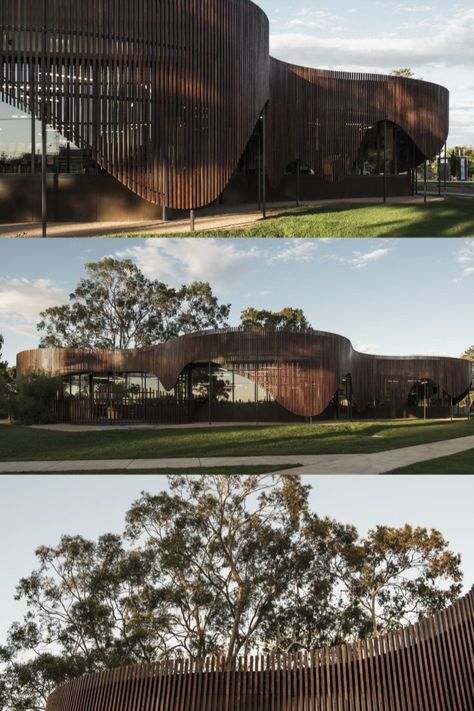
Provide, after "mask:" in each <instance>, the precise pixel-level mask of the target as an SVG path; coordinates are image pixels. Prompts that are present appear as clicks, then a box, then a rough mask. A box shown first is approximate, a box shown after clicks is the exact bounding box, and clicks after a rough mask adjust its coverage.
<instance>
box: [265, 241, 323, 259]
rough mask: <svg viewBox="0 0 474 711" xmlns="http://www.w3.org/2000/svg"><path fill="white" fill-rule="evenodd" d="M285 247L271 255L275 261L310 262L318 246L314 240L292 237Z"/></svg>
mask: <svg viewBox="0 0 474 711" xmlns="http://www.w3.org/2000/svg"><path fill="white" fill-rule="evenodd" d="M285 245H286V246H285V248H284V249H282V250H281V251H279V252H277V253H276V254H274V255H273V257H272V259H273V261H275V262H311V261H312V260H313V259H314V255H315V253H316V251H317V250H318V248H319V245H318V243H317V241H316V240H312V239H305V238H304V239H296V238H295V239H292V240H290V241H288V242H286V243H285Z"/></svg>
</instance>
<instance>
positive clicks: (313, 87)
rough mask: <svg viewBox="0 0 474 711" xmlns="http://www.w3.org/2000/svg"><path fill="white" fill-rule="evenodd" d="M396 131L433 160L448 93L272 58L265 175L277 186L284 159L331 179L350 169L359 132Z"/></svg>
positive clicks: (442, 137) (444, 131) (442, 134)
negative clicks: (384, 124)
mask: <svg viewBox="0 0 474 711" xmlns="http://www.w3.org/2000/svg"><path fill="white" fill-rule="evenodd" d="M380 121H391V122H393V123H395V124H397V125H398V126H400V127H401V128H402V129H403V130H404V131H405V133H407V134H408V135H409V136H410V137H411V139H412V140H413V141H414V143H415V144H416V145H417V146H418V148H419V150H420V151H421V153H423V155H425V156H426V157H427V158H428V157H433V156H435V155H436V154H437V153H438V152H439V151H440V150H441V148H442V146H443V145H444V143H445V141H446V138H447V136H448V130H449V92H448V91H447V89H445V88H444V87H442V86H438V85H437V84H432V83H429V82H426V81H419V80H415V79H405V78H403V77H396V76H383V75H379V74H359V73H348V72H336V71H326V70H323V69H309V68H306V67H299V66H295V65H292V64H287V63H285V62H281V61H279V60H277V59H273V58H272V59H271V62H270V101H269V103H268V142H267V151H268V175H269V178H270V182H271V183H272V185H273V186H275V187H276V186H277V185H278V184H279V182H280V180H281V178H282V175H283V172H284V170H285V168H286V166H287V165H288V163H289V162H290V161H294V160H302V161H304V162H305V163H306V164H307V165H308V166H309V167H310V168H312V169H313V170H314V171H315V173H316V175H318V176H321V177H323V178H325V179H326V180H338V179H341V178H343V177H345V176H346V175H349V174H350V173H351V171H352V168H353V165H354V161H355V159H356V157H357V153H358V150H359V147H360V145H361V142H362V139H363V137H364V135H365V133H366V131H367V130H368V129H369V128H370V127H371V126H373V125H374V124H376V123H378V122H380Z"/></svg>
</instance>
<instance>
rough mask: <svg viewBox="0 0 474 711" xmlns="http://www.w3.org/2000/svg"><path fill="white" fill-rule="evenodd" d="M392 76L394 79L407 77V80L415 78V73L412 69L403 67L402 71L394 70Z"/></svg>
mask: <svg viewBox="0 0 474 711" xmlns="http://www.w3.org/2000/svg"><path fill="white" fill-rule="evenodd" d="M390 74H391V76H393V77H405V79H414V78H415V72H414V71H413V70H412V69H410V67H401V68H400V69H393V70H392V71H391V72H390Z"/></svg>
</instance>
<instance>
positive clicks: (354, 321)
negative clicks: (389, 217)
mask: <svg viewBox="0 0 474 711" xmlns="http://www.w3.org/2000/svg"><path fill="white" fill-rule="evenodd" d="M106 255H115V256H119V257H129V258H131V259H133V260H134V261H135V262H136V263H137V264H138V265H139V266H140V268H141V269H142V270H143V271H144V272H145V273H146V274H147V275H148V276H149V277H153V278H159V279H160V280H162V281H164V282H166V283H168V284H170V285H172V286H179V285H181V284H184V283H189V282H190V281H193V280H203V281H209V282H210V283H211V285H212V287H213V289H214V290H215V292H216V294H217V295H218V297H219V299H220V300H221V302H225V303H231V304H232V310H231V317H230V323H231V325H233V326H235V325H238V323H239V319H240V313H241V311H242V310H243V309H244V308H246V307H248V306H255V307H257V308H269V309H281V308H282V307H284V306H294V307H301V308H303V309H304V311H305V313H306V315H307V317H308V319H309V321H310V323H311V325H312V326H313V328H317V329H319V330H322V331H332V332H335V333H340V334H341V335H344V336H347V337H348V338H350V339H351V341H352V343H353V345H354V346H355V347H356V348H358V349H359V350H362V351H365V352H370V353H377V354H382V355H384V354H385V355H412V354H423V353H424V354H427V355H430V354H444V355H452V356H458V355H459V354H460V353H461V352H462V351H464V350H465V349H466V348H467V347H468V346H470V345H471V344H473V343H474V332H473V330H472V293H473V284H474V240H467V239H466V240H465V239H458V238H456V239H430V240H427V239H407V238H405V239H291V240H286V239H266V240H263V239H242V238H240V239H222V238H221V239H183V238H166V239H148V240H144V239H128V240H123V239H116V240H115V239H70V240H67V239H60V240H58V239H48V240H39V239H38V240H22V239H11V240H2V241H1V245H0V333H2V334H3V336H4V338H5V347H4V356H6V357H7V359H8V360H9V361H10V363H13V362H14V359H15V355H16V353H17V352H18V351H20V350H25V349H28V348H35V347H37V344H38V340H39V336H38V333H37V331H36V323H37V321H38V315H39V312H40V311H41V310H42V309H44V308H46V307H48V306H52V305H57V304H62V303H66V302H67V301H68V295H69V293H70V292H71V291H72V290H73V289H74V287H75V285H76V283H77V281H78V279H79V278H80V277H81V276H82V275H83V274H84V263H85V262H87V261H97V260H98V259H101V258H102V257H104V256H106Z"/></svg>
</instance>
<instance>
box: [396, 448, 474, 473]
mask: <svg viewBox="0 0 474 711" xmlns="http://www.w3.org/2000/svg"><path fill="white" fill-rule="evenodd" d="M388 474H474V449H468V450H466V451H465V452H458V454H451V455H449V456H448V457H439V458H438V459H431V460H430V461H427V462H418V464H410V465H409V466H408V467H400V469H394V470H393V471H391V472H388Z"/></svg>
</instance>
